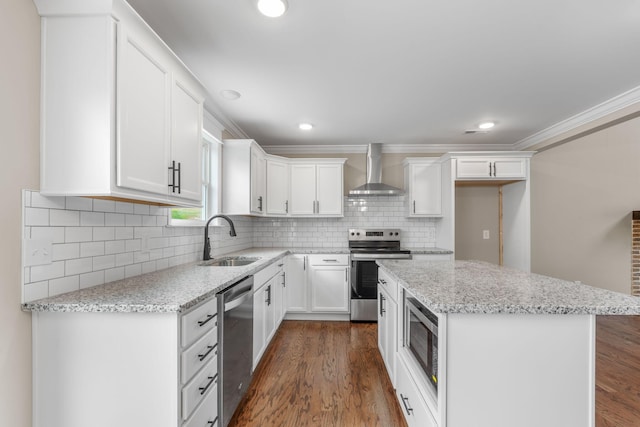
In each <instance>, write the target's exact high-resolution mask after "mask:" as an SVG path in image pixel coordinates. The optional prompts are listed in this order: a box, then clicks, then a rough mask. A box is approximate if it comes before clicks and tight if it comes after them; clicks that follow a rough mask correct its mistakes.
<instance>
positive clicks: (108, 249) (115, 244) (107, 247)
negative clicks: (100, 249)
mask: <svg viewBox="0 0 640 427" xmlns="http://www.w3.org/2000/svg"><path fill="white" fill-rule="evenodd" d="M124 251H125V242H124V240H112V241H109V242H104V254H105V255H110V254H117V253H120V252H124Z"/></svg>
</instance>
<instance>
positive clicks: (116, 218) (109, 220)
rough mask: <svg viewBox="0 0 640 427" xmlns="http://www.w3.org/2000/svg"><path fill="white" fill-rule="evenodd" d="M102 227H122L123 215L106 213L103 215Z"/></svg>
mask: <svg viewBox="0 0 640 427" xmlns="http://www.w3.org/2000/svg"><path fill="white" fill-rule="evenodd" d="M104 225H107V226H116V227H120V226H124V214H121V213H106V214H104Z"/></svg>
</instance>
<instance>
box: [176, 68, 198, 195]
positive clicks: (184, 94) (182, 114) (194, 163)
mask: <svg viewBox="0 0 640 427" xmlns="http://www.w3.org/2000/svg"><path fill="white" fill-rule="evenodd" d="M201 147H202V100H201V99H200V98H199V96H198V95H197V94H196V92H195V91H192V90H190V89H189V87H188V85H187V83H186V82H184V83H183V82H181V81H179V80H174V84H173V88H172V94H171V159H170V161H171V162H176V163H175V165H176V167H178V166H179V168H180V170H179V172H170V175H169V183H173V184H174V185H177V186H178V188H175V187H174V188H172V187H169V195H170V196H173V197H180V198H185V199H191V200H195V201H199V200H202V161H201V153H202V148H201Z"/></svg>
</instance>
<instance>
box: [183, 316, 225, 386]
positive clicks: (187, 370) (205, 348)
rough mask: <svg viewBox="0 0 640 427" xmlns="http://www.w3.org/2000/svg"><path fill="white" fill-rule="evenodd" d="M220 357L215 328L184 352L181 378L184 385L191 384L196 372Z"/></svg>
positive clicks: (216, 329)
mask: <svg viewBox="0 0 640 427" xmlns="http://www.w3.org/2000/svg"><path fill="white" fill-rule="evenodd" d="M217 356H218V328H213V329H212V330H210V331H209V332H207V333H206V334H205V336H203V337H202V338H200V339H199V340H198V341H196V342H195V344H193V345H192V346H191V347H189V348H188V349H187V350H185V351H183V352H182V356H181V358H180V359H181V360H180V364H181V375H180V376H181V378H182V384H186V383H187V382H189V380H190V379H191V377H193V376H194V375H195V373H196V372H198V371H199V370H200V368H202V367H203V366H205V365H206V364H207V363H208V362H209V361H210V360H212V359H214V364H215V363H216V361H215V359H217Z"/></svg>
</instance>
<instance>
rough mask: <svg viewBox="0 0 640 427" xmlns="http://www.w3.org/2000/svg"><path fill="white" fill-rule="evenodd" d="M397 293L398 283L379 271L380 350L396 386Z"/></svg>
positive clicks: (392, 381)
mask: <svg viewBox="0 0 640 427" xmlns="http://www.w3.org/2000/svg"><path fill="white" fill-rule="evenodd" d="M397 292H398V284H397V282H396V281H395V280H394V279H392V278H391V277H389V275H387V274H386V273H385V272H384V271H383V270H378V348H379V349H380V354H381V355H382V360H383V361H384V364H385V366H386V368H387V372H388V374H389V378H391V384H393V385H394V386H395V382H396V381H395V372H396V351H397V350H396V348H397V347H396V345H397V333H398V332H397V330H398V303H397V300H396V298H397Z"/></svg>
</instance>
